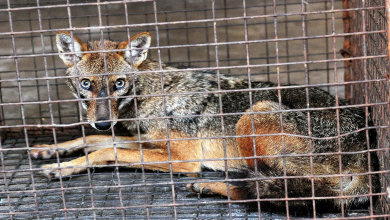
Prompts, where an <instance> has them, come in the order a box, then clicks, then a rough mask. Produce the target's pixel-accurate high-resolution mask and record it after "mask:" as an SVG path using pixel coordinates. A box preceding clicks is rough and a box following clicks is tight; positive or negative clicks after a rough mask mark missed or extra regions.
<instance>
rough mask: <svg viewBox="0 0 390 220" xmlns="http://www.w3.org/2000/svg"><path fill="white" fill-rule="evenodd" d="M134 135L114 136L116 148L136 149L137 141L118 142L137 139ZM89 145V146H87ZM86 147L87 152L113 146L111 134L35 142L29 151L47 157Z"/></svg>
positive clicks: (41, 157)
mask: <svg viewBox="0 0 390 220" xmlns="http://www.w3.org/2000/svg"><path fill="white" fill-rule="evenodd" d="M137 140H138V139H137V138H136V137H125V136H116V137H115V142H116V143H117V144H116V146H117V147H118V148H130V149H138V148H139V144H138V143H120V142H128V141H137ZM88 145H90V146H88ZM84 146H85V147H86V148H87V151H88V152H92V151H96V150H99V149H104V148H109V147H113V138H112V136H111V135H91V136H87V137H85V142H84V138H83V137H81V138H77V139H75V140H71V141H67V142H64V143H58V144H57V145H55V144H50V145H49V144H37V145H35V146H34V149H33V150H32V151H31V156H32V157H34V158H37V159H48V158H51V157H55V156H56V151H57V150H58V154H59V155H60V156H61V155H63V154H67V153H72V152H75V151H78V150H80V149H81V148H83V147H84Z"/></svg>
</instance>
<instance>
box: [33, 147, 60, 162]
mask: <svg viewBox="0 0 390 220" xmlns="http://www.w3.org/2000/svg"><path fill="white" fill-rule="evenodd" d="M33 148H40V149H33V150H31V156H32V157H33V158H35V159H50V158H52V157H54V156H55V155H56V149H55V148H54V147H53V146H52V145H48V144H39V145H35V146H34V147H33Z"/></svg>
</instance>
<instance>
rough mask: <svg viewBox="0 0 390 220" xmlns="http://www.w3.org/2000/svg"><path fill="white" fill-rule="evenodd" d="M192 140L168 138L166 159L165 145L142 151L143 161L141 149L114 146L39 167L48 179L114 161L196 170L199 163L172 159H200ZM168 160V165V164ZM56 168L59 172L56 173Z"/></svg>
mask: <svg viewBox="0 0 390 220" xmlns="http://www.w3.org/2000/svg"><path fill="white" fill-rule="evenodd" d="M193 143H196V141H171V144H170V154H171V157H170V158H169V156H168V150H167V148H161V145H160V146H159V147H160V148H159V149H144V150H142V158H143V161H141V151H140V150H139V149H137V150H133V149H120V148H117V149H116V156H115V149H114V148H106V149H101V150H98V151H95V152H92V153H90V154H88V155H87V156H88V160H87V156H83V157H80V158H77V159H75V160H72V161H69V162H63V163H60V164H59V166H58V163H54V164H49V165H44V166H42V168H45V169H46V170H44V171H43V173H44V175H46V176H47V177H52V178H54V177H55V178H59V177H60V176H62V177H64V176H69V175H72V174H76V173H79V172H82V171H84V170H86V169H87V167H88V166H95V165H105V164H113V163H116V161H117V162H118V165H120V166H129V167H134V168H141V167H142V163H145V164H144V165H143V167H144V168H146V169H150V170H159V171H163V172H169V171H171V168H170V167H171V166H172V172H200V169H201V166H200V162H179V163H177V162H174V161H178V160H197V159H201V153H200V149H197V148H196V146H197V145H196V144H193ZM194 147H195V148H194ZM183 149H186V151H183ZM169 159H170V160H169ZM170 161H172V162H170ZM154 162H156V163H154ZM170 163H171V164H172V165H171V166H170ZM67 167H70V168H67ZM50 168H56V169H50ZM58 168H60V169H58ZM60 170H61V175H60V172H59V171H60Z"/></svg>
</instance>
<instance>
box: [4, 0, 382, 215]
mask: <svg viewBox="0 0 390 220" xmlns="http://www.w3.org/2000/svg"><path fill="white" fill-rule="evenodd" d="M199 2H200V3H201V4H198V5H202V6H199V7H194V5H193V4H191V2H190V1H183V2H180V3H179V2H176V1H175V4H178V6H177V8H179V9H177V8H174V7H173V6H172V4H170V3H169V1H152V2H149V1H140V2H136V3H131V2H125V3H124V2H122V1H114V2H98V3H96V2H87V3H85V2H83V3H79V2H66V1H64V2H53V1H38V2H37V3H36V2H20V3H19V2H18V3H15V1H13V2H12V4H11V2H10V1H8V2H7V4H6V5H4V6H3V7H1V8H0V14H1V15H4V14H6V15H7V16H2V17H0V18H1V19H2V20H1V21H0V22H1V24H0V27H1V28H3V27H4V25H2V24H7V23H8V24H9V29H8V30H7V29H6V30H4V29H3V30H1V33H0V41H3V42H5V43H4V44H7V43H8V44H9V43H11V44H10V45H12V51H13V52H12V53H9V52H6V51H5V52H4V53H3V54H0V58H2V59H4V60H6V61H7V60H8V61H10V60H11V61H14V62H15V63H14V67H13V68H10V69H4V70H1V79H0V80H1V81H0V83H1V90H2V96H1V113H2V126H1V129H2V148H1V160H2V164H3V168H2V173H3V176H4V178H3V180H1V181H2V182H3V184H4V186H5V187H4V190H3V193H1V196H2V197H1V198H2V201H1V205H2V206H1V212H0V214H1V216H0V218H2V217H4V218H13V219H26V218H31V219H34V218H38V219H46V218H47V219H48V218H51V219H54V218H55V219H57V218H58V219H62V218H64V219H75V218H81V219H89V218H105V219H110V218H113V219H117V218H128V219H134V218H137V219H138V218H146V219H155V218H157V219H158V218H176V219H192V218H201V219H206V218H210V219H214V218H231V219H232V218H234V219H236V218H258V217H259V216H262V218H264V219H267V218H270V219H273V218H285V217H284V215H286V216H287V217H290V218H291V216H294V213H289V211H288V210H287V213H286V214H282V215H279V214H272V213H273V210H271V212H269V213H268V212H265V213H263V212H261V213H260V211H254V212H248V211H246V209H245V208H244V207H243V206H242V205H240V204H234V203H232V202H231V201H227V200H226V199H224V198H213V197H212V198H197V197H191V196H190V195H189V193H187V192H185V190H184V183H189V182H191V181H194V180H195V179H194V178H190V177H186V176H183V175H172V174H169V173H168V174H166V173H150V172H145V171H144V170H142V172H140V171H139V170H132V169H124V168H120V169H119V170H120V171H119V170H118V169H116V170H115V171H112V169H108V170H104V169H99V170H97V171H95V170H91V171H89V172H88V173H86V174H80V175H75V176H73V177H72V178H70V179H68V180H60V181H51V180H47V179H45V178H42V177H41V176H39V174H38V173H36V172H35V171H39V170H40V169H39V168H38V167H39V166H40V165H41V164H46V163H49V162H48V161H32V160H31V158H30V156H29V154H27V152H28V151H27V150H26V147H25V146H26V145H28V146H33V145H34V144H35V143H42V142H44V143H55V142H62V141H64V140H69V139H70V138H69V136H66V135H67V134H69V133H71V132H70V131H71V129H68V126H69V125H75V126H76V128H75V129H76V132H77V130H78V131H79V135H80V134H83V135H85V134H84V132H86V129H85V128H84V125H86V124H87V123H85V122H84V121H83V120H82V118H81V117H80V116H81V114H82V113H81V111H80V108H79V107H78V106H77V105H78V100H76V99H71V98H70V97H69V96H68V95H67V94H65V93H64V92H63V91H64V90H67V87H66V86H65V85H64V83H63V78H64V77H63V76H62V74H63V71H64V69H63V68H59V67H58V64H56V62H57V61H58V60H57V61H56V59H57V58H56V57H57V53H56V52H55V51H56V50H55V49H54V48H53V47H54V46H55V45H53V42H54V41H53V39H54V33H55V31H57V30H72V31H75V33H76V34H77V36H79V37H81V38H85V37H87V38H89V39H94V38H95V39H96V38H97V39H100V37H101V36H102V35H104V36H105V37H108V38H114V39H115V38H118V39H120V38H123V36H126V35H127V34H128V32H129V30H131V33H132V34H133V33H138V32H142V31H149V32H152V33H154V36H157V38H158V41H157V46H155V47H153V48H151V56H152V57H153V58H155V59H156V58H157V59H159V60H162V61H164V62H169V63H176V64H178V63H179V64H185V65H191V66H192V65H194V66H197V67H200V68H197V69H198V70H213V71H217V72H221V73H228V74H230V75H235V76H239V77H246V76H250V79H251V80H255V79H260V80H272V81H276V82H278V84H280V83H281V82H288V83H296V84H304V86H303V87H308V85H310V84H314V85H315V86H320V87H323V88H324V89H328V90H329V91H331V92H332V93H334V94H336V96H339V97H342V96H343V91H342V88H343V86H344V85H353V86H354V87H355V86H359V85H361V84H362V83H366V84H367V82H368V83H371V84H373V85H380V86H381V87H380V89H382V88H383V90H380V89H379V90H378V88H377V87H373V89H372V90H373V91H386V92H385V94H388V92H387V90H386V88H387V87H386V85H385V83H384V80H383V79H380V78H381V77H378V75H373V76H372V77H371V75H370V77H369V78H367V77H366V78H356V79H353V80H351V81H352V82H349V83H350V84H348V83H343V79H342V77H339V76H338V74H340V72H341V71H340V70H342V66H343V62H344V61H345V60H347V61H348V60H352V61H356V62H360V61H361V60H362V58H360V57H361V56H364V57H365V58H367V59H366V60H370V64H371V63H375V62H374V61H376V60H378V61H377V63H378V62H383V60H385V55H384V54H386V53H383V52H382V50H381V49H380V48H376V47H375V48H372V49H373V51H375V50H376V49H378V52H379V53H372V54H371V53H368V52H367V51H368V50H366V51H363V53H360V54H359V55H360V56H355V57H352V58H349V59H340V58H341V56H340V55H338V49H339V48H341V47H340V42H341V43H342V38H344V37H346V36H352V37H355V36H356V37H357V38H362V36H366V39H365V40H367V38H369V39H375V40H382V44H381V45H383V44H385V41H384V38H383V37H382V35H384V34H385V30H386V27H385V26H384V25H385V22H384V21H383V20H382V23H381V22H380V21H377V22H376V23H375V24H377V23H379V24H382V25H383V26H380V27H378V26H375V25H372V28H366V29H365V30H361V29H357V30H359V31H358V33H357V34H356V33H353V34H344V33H339V32H337V31H336V26H337V23H340V22H341V18H342V13H345V12H354V13H362V12H363V13H365V17H364V18H366V19H367V18H368V17H369V18H370V19H372V20H374V19H376V18H378V19H379V18H380V16H381V15H382V14H383V13H382V14H381V12H383V11H384V4H382V3H383V2H376V1H372V2H369V3H367V4H366V5H356V6H355V5H353V6H350V7H348V9H347V10H343V9H341V5H340V4H339V3H337V2H334V1H311V2H310V4H306V2H299V1H283V2H279V1H278V2H275V1H274V2H269V1H263V2H260V1H243V2H239V4H237V2H233V1H199ZM112 5H114V6H116V7H119V10H114V9H113V8H112V7H110V6H112ZM313 5H321V6H322V8H321V10H318V9H314V10H312V11H311V10H310V7H312V6H313ZM91 7H96V9H95V10H96V11H93V10H92V12H90V10H91ZM170 7H173V8H174V9H171V8H170ZM140 8H142V9H143V10H144V11H143V12H140ZM78 10H79V11H78ZM132 10H134V11H132ZM113 11H114V12H113ZM26 13H27V18H26V16H25V15H26ZM237 13H238V14H237ZM22 14H23V15H24V16H20V15H22ZM126 15H127V16H128V17H127V16H126ZM243 15H244V16H243ZM177 16H180V17H179V18H178V17H177ZM199 16H200V17H199ZM129 17H130V18H136V19H135V20H136V21H134V23H130V21H131V19H128V18H129ZM115 18H119V19H122V20H119V21H118V20H116V19H115ZM124 18H127V19H125V20H126V21H124V20H123V19H124ZM244 18H245V19H244ZM78 19H79V20H80V21H79V22H80V23H81V24H78V23H77V20H78ZM139 19H141V20H139ZM358 19H359V18H358ZM370 19H368V21H371V20H370ZM360 21H361V20H360ZM319 22H321V23H323V24H324V30H321V31H324V32H318V31H319V30H318V29H315V28H314V27H315V26H316V25H317V24H318V23H319ZM63 23H65V26H64V24H63ZM18 24H20V25H18ZM26 24H27V25H26ZM290 24H292V25H296V26H298V27H299V28H300V29H301V31H300V32H298V34H297V33H296V32H293V31H292V29H294V28H293V27H294V26H290ZM369 24H370V23H369ZM23 25H26V26H23ZM95 25H97V26H98V27H99V28H101V29H100V30H99V31H96V28H95V27H94V26H95ZM256 26H260V27H261V28H263V30H265V31H264V32H261V33H262V34H263V36H262V37H261V38H259V36H258V33H259V30H257V29H255V27H256ZM363 26H366V25H362V24H360V23H357V24H356V27H358V28H361V27H363ZM374 26H375V27H374ZM68 27H71V28H68ZM295 28H296V27H295ZM312 29H314V30H313V32H311V30H312ZM199 30H203V32H204V33H205V34H204V36H203V37H201V38H200V37H199V36H198V35H197V36H196V37H195V38H194V36H193V34H191V33H193V32H196V31H199ZM232 32H233V33H234V34H235V33H236V32H239V33H245V34H242V35H241V36H240V37H241V39H240V38H238V39H237V38H235V36H234V34H233V33H232ZM253 32H254V33H255V34H253ZM351 32H355V31H351ZM319 33H322V34H319ZM256 34H257V35H256ZM118 36H121V37H118ZM183 36H184V37H183ZM198 38H200V42H196V41H195V39H198ZM26 42H27V44H26ZM37 42H38V43H37ZM297 42H298V43H297ZM312 42H313V43H312ZM319 42H320V43H321V49H322V50H321V52H318V50H315V49H312V48H313V47H312V45H313V44H318V43H319ZM362 42H365V41H359V44H357V45H362ZM23 43H25V44H23ZM21 45H22V46H21ZM47 45H50V46H49V47H47ZM248 45H249V48H248ZM256 45H258V47H261V48H262V50H263V51H264V50H265V53H256V50H258V47H256ZM297 45H299V46H297ZM372 45H375V44H372ZM21 47H26V48H29V49H27V51H23V52H22V53H20V48H21ZM275 48H276V49H277V50H275ZM359 48H361V47H359ZM252 49H253V50H254V52H253V50H252ZM382 49H383V48H382ZM199 50H201V51H202V52H204V51H205V53H203V54H201V56H199V54H200V52H199ZM237 50H242V51H245V53H244V56H243V55H242V54H241V55H236V54H235V53H234V52H235V51H237ZM312 50H313V52H312ZM48 51H50V52H48ZM51 51H53V52H51ZM370 51H371V50H370ZM218 52H220V53H218ZM0 53H1V52H0ZM180 54H185V55H186V56H182V55H181V56H178V55H180ZM202 55H203V56H202ZM199 57H200V58H199ZM23 60H26V61H25V63H23ZM371 60H372V61H373V62H371ZM42 61H43V62H42ZM385 62H386V61H385ZM31 63H32V64H33V66H34V67H33V68H32V67H31ZM42 63H43V64H42ZM385 64H386V65H377V64H376V65H377V66H380V67H381V68H387V66H388V65H387V63H385ZM373 65H375V64H373ZM8 66H9V65H8ZM8 66H7V67H8ZM360 70H361V71H359V72H356V73H363V75H365V76H367V75H368V74H369V73H371V72H370V71H366V70H367V64H364V65H360ZM376 70H377V69H376ZM385 70H386V69H385ZM249 71H250V72H249ZM15 72H16V75H15ZM243 72H247V73H245V74H242V73H243ZM377 72H378V74H379V75H380V73H383V72H386V71H384V70H383V69H380V71H379V70H378V71H377ZM335 73H336V74H335ZM319 74H323V75H324V76H325V78H324V79H323V78H319V79H318V78H315V76H317V75H319ZM373 74H374V73H373ZM370 80H371V81H370ZM305 85H306V86H305ZM314 85H312V86H314ZM370 88H371V87H370ZM11 91H13V93H12V92H11ZM15 91H17V92H16V93H15ZM31 91H33V92H34V93H35V94H33V95H32V96H31V97H32V98H31V97H26V96H25V95H26V94H30V93H31ZM248 91H254V90H248ZM354 91H355V90H354ZM358 91H363V90H362V89H360V90H358ZM366 91H367V89H366ZM9 94H11V95H12V94H18V95H17V97H16V96H14V97H12V96H11V97H9ZM48 94H50V97H49V98H48ZM361 97H365V96H361ZM376 97H381V96H376ZM383 97H385V96H383ZM386 97H387V96H386ZM7 98H14V99H7ZM15 98H16V99H15ZM379 100H382V101H379ZM378 102H379V104H377V103H378ZM383 102H384V101H383V99H375V100H374V101H370V102H367V101H359V102H357V101H356V102H355V103H358V104H360V105H361V106H371V105H373V106H374V108H381V109H380V111H379V112H381V113H380V114H386V113H385V112H386V111H384V110H386V108H385V107H383V106H384V105H383ZM22 103H23V104H22ZM361 103H364V104H361ZM29 106H32V108H29ZM18 109H21V110H18ZM48 110H49V111H48ZM34 112H36V113H38V114H34ZM222 115H223V114H221V116H222ZM375 118H376V125H382V126H383V127H384V128H383V129H382V128H381V129H382V130H381V131H382V133H381V135H382V136H381V138H380V142H382V143H384V144H386V145H382V146H383V147H384V148H387V143H386V140H387V136H386V134H387V132H385V130H386V129H387V127H386V125H387V121H386V119H384V118H387V117H382V118H380V119H378V118H379V117H378V116H375ZM54 123H55V124H56V126H53V124H54ZM36 124H41V125H44V124H46V125H48V126H37V125H36ZM80 125H81V126H80ZM42 127H44V129H42ZM53 127H54V128H53ZM80 127H81V128H80ZM6 132H7V133H6ZM72 132H73V133H74V132H75V131H74V130H72ZM47 134H49V137H45V135H47ZM115 134H117V133H115ZM53 135H54V139H53ZM15 136H16V138H10V137H15ZM17 136H19V138H18V137H17ZM35 137H36V138H35ZM42 138H43V139H42ZM382 159H383V158H382ZM61 160H62V159H61ZM52 161H54V162H55V161H57V160H56V159H54V160H52ZM382 161H385V160H382ZM386 166H387V165H386V164H384V165H383V164H382V170H383V171H385V170H387V167H386ZM112 167H115V166H112ZM382 173H384V172H382ZM203 175H205V176H206V177H208V178H211V179H213V178H216V179H218V178H219V179H221V175H222V174H221V173H208V172H205V173H204V174H203ZM222 178H223V177H222ZM382 178H383V177H382ZM173 195H175V196H173ZM287 206H288V205H287ZM369 209H370V210H360V211H357V210H343V211H345V212H346V213H348V212H349V215H347V216H345V214H344V213H341V214H340V213H339V214H337V213H336V214H330V215H323V216H321V215H316V213H315V212H314V218H316V217H317V218H320V217H325V218H344V217H347V218H348V217H349V218H366V217H369V216H368V215H370V216H371V217H373V213H374V212H373V209H374V207H373V204H371V205H370V207H369ZM386 213H387V212H386ZM260 214H261V215H260ZM351 216H352V217H351ZM376 216H380V215H376Z"/></svg>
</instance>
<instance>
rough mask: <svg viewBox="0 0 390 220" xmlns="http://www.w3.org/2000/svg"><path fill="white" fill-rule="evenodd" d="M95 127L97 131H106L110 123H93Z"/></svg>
mask: <svg viewBox="0 0 390 220" xmlns="http://www.w3.org/2000/svg"><path fill="white" fill-rule="evenodd" d="M95 127H96V128H97V129H98V130H108V129H110V128H111V123H110V122H100V123H95Z"/></svg>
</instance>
